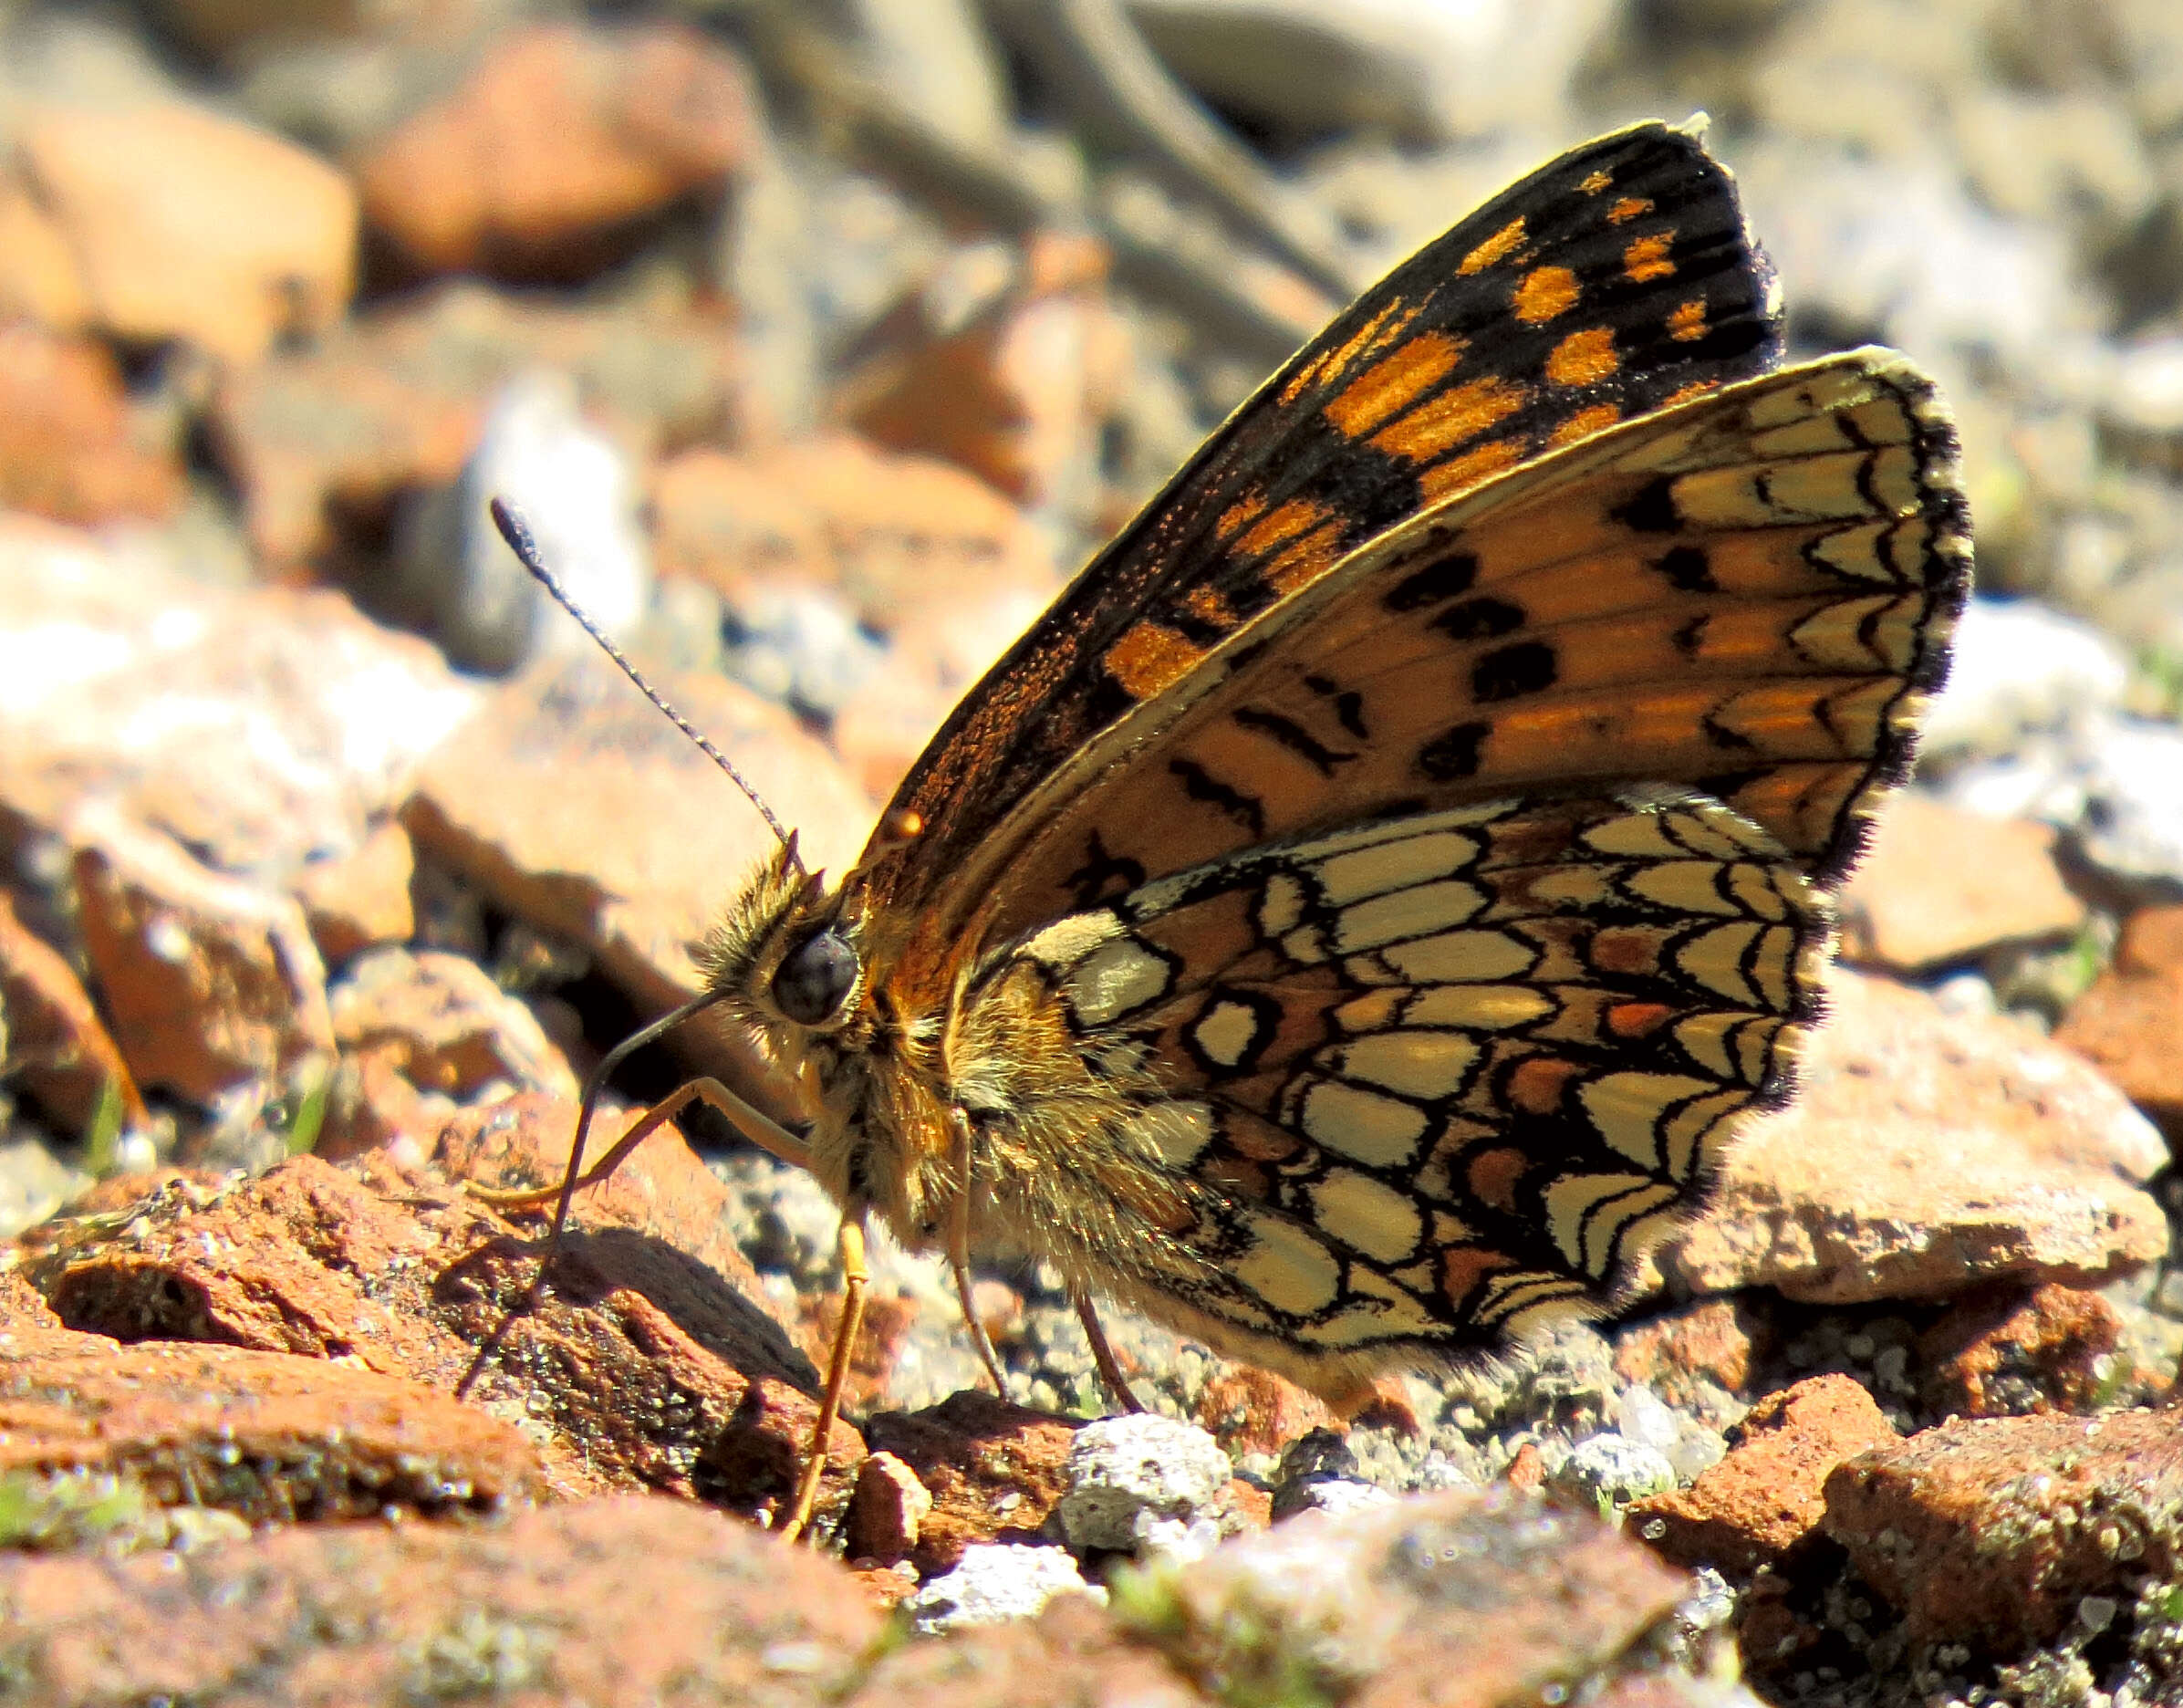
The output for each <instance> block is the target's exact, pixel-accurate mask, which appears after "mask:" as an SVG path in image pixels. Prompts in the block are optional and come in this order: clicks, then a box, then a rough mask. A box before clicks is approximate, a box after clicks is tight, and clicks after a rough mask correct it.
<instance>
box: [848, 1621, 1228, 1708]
mask: <svg viewBox="0 0 2183 1708" xmlns="http://www.w3.org/2000/svg"><path fill="white" fill-rule="evenodd" d="M1220 1700H1223V1699H1222V1698H1219V1697H1215V1696H1212V1695H1210V1694H1207V1693H1204V1692H1200V1691H1198V1690H1195V1689H1193V1688H1191V1686H1190V1683H1189V1682H1188V1681H1187V1680H1185V1679H1183V1678H1181V1677H1180V1676H1178V1674H1177V1673H1176V1672H1175V1670H1174V1668H1173V1667H1171V1666H1170V1665H1169V1663H1168V1661H1166V1660H1165V1659H1163V1658H1162V1657H1161V1655H1160V1654H1159V1651H1157V1650H1155V1649H1153V1648H1151V1647H1149V1645H1148V1644H1146V1643H1145V1642H1144V1641H1143V1640H1141V1639H1139V1638H1137V1637H1135V1636H1133V1635H1132V1634H1131V1633H1130V1632H1128V1630H1125V1629H1124V1628H1123V1627H1122V1626H1121V1625H1120V1624H1119V1623H1118V1622H1117V1620H1116V1619H1115V1618H1114V1616H1113V1615H1112V1614H1110V1613H1108V1612H1107V1610H1106V1609H1103V1608H1101V1607H1099V1606H1097V1604H1095V1603H1094V1602H1093V1601H1092V1600H1091V1599H1090V1598H1089V1597H1087V1596H1081V1595H1062V1596H1056V1597H1055V1599H1053V1600H1052V1601H1050V1602H1048V1603H1047V1604H1046V1608H1045V1611H1044V1612H1043V1613H1041V1614H1040V1615H1039V1616H1038V1617H1037V1618H1036V1619H1017V1620H1013V1621H1011V1622H1010V1623H1007V1624H1004V1625H982V1626H975V1627H972V1629H970V1630H962V1631H956V1632H952V1633H951V1634H950V1635H949V1636H947V1637H946V1638H943V1639H941V1640H939V1641H936V1642H910V1643H903V1644H900V1645H899V1646H898V1647H896V1648H895V1649H894V1650H893V1651H890V1652H889V1653H888V1654H887V1655H886V1656H885V1657H884V1658H883V1659H881V1660H880V1661H878V1663H877V1664H876V1665H875V1666H874V1667H873V1668H872V1671H871V1672H870V1674H869V1675H868V1677H867V1678H866V1680H865V1681H864V1685H863V1688H862V1689H860V1690H859V1691H858V1692H857V1694H856V1695H855V1696H853V1697H851V1698H850V1699H849V1708H925V1705H926V1704H930V1705H931V1708H942V1704H944V1705H945V1708H1210V1705H1211V1703H1214V1702H1217V1701H1220Z"/></svg>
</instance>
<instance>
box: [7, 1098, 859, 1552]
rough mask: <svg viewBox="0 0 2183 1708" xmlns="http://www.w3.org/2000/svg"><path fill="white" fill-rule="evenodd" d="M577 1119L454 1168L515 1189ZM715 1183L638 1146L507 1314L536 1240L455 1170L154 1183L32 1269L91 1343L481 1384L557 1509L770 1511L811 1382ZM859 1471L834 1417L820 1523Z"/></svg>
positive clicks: (695, 1167) (328, 1170) (529, 1104)
mask: <svg viewBox="0 0 2183 1708" xmlns="http://www.w3.org/2000/svg"><path fill="white" fill-rule="evenodd" d="M568 1115H569V1110H568V1107H567V1104H565V1103H561V1102H559V1101H557V1100H554V1099H512V1100H511V1102H510V1103H506V1104H502V1105H498V1106H496V1107H495V1108H494V1109H490V1110H485V1111H480V1112H479V1113H477V1114H476V1115H473V1116H467V1117H464V1118H463V1120H462V1121H461V1122H458V1123H457V1129H458V1130H456V1131H454V1132H452V1133H451V1134H450V1135H449V1145H448V1149H447V1151H446V1154H447V1155H448V1157H449V1158H450V1160H451V1161H455V1162H457V1163H458V1164H468V1165H470V1166H473V1167H474V1168H476V1169H477V1170H478V1171H479V1172H483V1173H485V1174H486V1175H487V1177H488V1178H492V1177H493V1176H494V1174H496V1173H499V1172H500V1171H501V1170H502V1169H505V1170H506V1171H507V1172H508V1173H510V1174H513V1175H514V1177H515V1178H514V1179H513V1180H507V1179H506V1176H505V1175H502V1179H503V1180H504V1181H505V1182H506V1183H509V1184H523V1183H529V1182H534V1181H538V1180H542V1179H546V1178H549V1177H557V1176H556V1173H555V1168H554V1164H553V1161H552V1160H551V1156H552V1149H553V1146H554V1144H555V1143H556V1141H558V1142H559V1143H560V1144H561V1145H563V1146H564V1147H565V1145H566V1141H567V1130H568ZM677 1151H681V1155H680V1156H679V1157H678V1156H677V1154H676V1152H677ZM655 1168H656V1169H658V1170H660V1171H663V1172H654V1170H655ZM700 1177H703V1180H702V1181H701V1179H700ZM704 1181H709V1177H704V1172H703V1170H702V1167H701V1166H700V1165H699V1164H698V1163H697V1162H696V1161H694V1159H691V1157H689V1155H688V1153H687V1151H686V1150H683V1149H682V1148H681V1147H677V1146H673V1145H671V1144H663V1145H660V1146H659V1147H652V1146H646V1147H643V1148H642V1150H641V1151H640V1152H639V1158H636V1159H632V1161H631V1162H630V1163H629V1166H628V1167H627V1168H625V1169H624V1170H623V1171H622V1172H620V1173H618V1174H617V1175H616V1176H615V1177H614V1178H613V1179H612V1180H610V1181H608V1182H606V1183H604V1184H602V1185H601V1186H599V1187H597V1188H593V1189H590V1190H588V1191H587V1192H585V1193H584V1194H582V1195H581V1197H580V1198H579V1201H578V1206H577V1230H576V1231H575V1232H574V1233H573V1234H571V1235H570V1236H569V1238H568V1239H567V1242H566V1243H565V1245H564V1246H563V1249H562V1251H561V1253H560V1255H559V1257H558V1259H557V1261H556V1265H555V1267H554V1271H553V1276H552V1283H551V1286H549V1288H548V1289H547V1292H546V1297H545V1298H544V1299H543V1300H542V1301H541V1302H540V1303H538V1304H537V1305H536V1306H535V1307H534V1308H531V1309H529V1310H518V1311H517V1314H516V1315H515V1316H514V1317H512V1318H511V1317H509V1316H508V1312H509V1311H510V1310H511V1309H515V1307H519V1306H520V1305H521V1303H522V1302H523V1299H524V1295H525V1289H526V1288H527V1287H528V1286H529V1284H530V1282H531V1279H532V1277H533V1276H534V1274H535V1265H536V1257H535V1247H534V1246H533V1245H531V1244H530V1243H529V1241H528V1240H525V1239H518V1238H515V1237H513V1236H512V1231H511V1229H510V1227H509V1224H507V1223H506V1222H505V1221H504V1220H503V1219H502V1218H500V1217H498V1216H496V1215H495V1214H494V1213H492V1212H491V1211H489V1210H487V1209H486V1208H485V1207H484V1206H483V1204H481V1203H477V1202H476V1201H475V1200H473V1199H471V1198H469V1197H467V1196H466V1195H464V1194H463V1193H462V1192H457V1191H452V1190H450V1188H449V1187H448V1186H447V1184H446V1182H445V1180H444V1178H443V1177H442V1176H440V1175H437V1174H432V1173H430V1172H425V1171H423V1170H421V1169H418V1168H413V1167H409V1166H406V1165H402V1164H400V1163H397V1162H396V1161H393V1160H392V1159H391V1158H390V1157H389V1156H388V1155H386V1154H384V1153H380V1154H375V1155H372V1156H369V1157H365V1158H363V1159H360V1160H359V1161H358V1162H356V1163H353V1164H350V1165H348V1167H347V1168H346V1169H342V1168H336V1167H334V1166H333V1165H331V1164H329V1163H327V1162H325V1161H320V1160H319V1159H317V1158H316V1157H296V1158H293V1159H291V1160H290V1161H286V1162H284V1163H282V1164H280V1165H278V1166H276V1167H275V1168H274V1169H272V1170H271V1171H269V1172H267V1173H265V1174H264V1175H262V1176H260V1177H258V1178H257V1179H255V1180H252V1181H249V1182H244V1184H242V1185H239V1186H236V1187H234V1188H232V1189H230V1190H226V1191H223V1192H216V1193H213V1194H209V1195H208V1194H204V1193H203V1192H198V1191H195V1190H193V1189H192V1188H190V1187H188V1186H187V1185H186V1184H182V1183H178V1184H176V1185H173V1186H169V1187H166V1188H162V1189H161V1191H160V1192H157V1193H155V1194H154V1195H153V1196H152V1197H151V1198H150V1199H148V1200H146V1201H145V1202H144V1203H141V1204H140V1205H139V1206H138V1207H137V1211H136V1213H135V1214H133V1215H132V1216H130V1217H128V1218H126V1219H125V1220H120V1219H109V1220H108V1221H106V1222H102V1223H99V1224H92V1225H82V1224H77V1225H73V1226H71V1227H70V1228H69V1229H68V1232H67V1234H66V1236H65V1239H64V1241H63V1243H62V1244H60V1245H57V1246H55V1247H54V1248H53V1249H52V1250H50V1251H48V1252H47V1253H45V1254H43V1255H41V1256H40V1257H39V1258H38V1259H37V1261H36V1265H34V1274H33V1278H34V1279H35V1280H36V1282H37V1284H38V1286H39V1288H40V1290H41V1291H42V1292H43V1293H44V1294H45V1296H46V1297H47V1299H48V1300H49V1302H50V1303H51V1304H52V1306H53V1307H54V1310H55V1311H56V1313H57V1315H58V1316H59V1317H61V1318H62V1320H63V1321H64V1322H66V1323H68V1325H69V1326H70V1327H72V1328H79V1329H82V1330H85V1331H87V1332H96V1333H102V1334H111V1335H114V1336H116V1337H117V1338H127V1339H130V1340H139V1339H144V1338H161V1339H170V1340H192V1341H215V1342H218V1343H221V1344H223V1345H228V1346H242V1347H250V1348H255V1349H259V1350H262V1351H267V1352H282V1353H287V1354H292V1355H295V1356H296V1357H299V1358H312V1359H343V1360H345V1361H347V1362H349V1363H352V1364H356V1365H359V1366H360V1367H362V1368H365V1369H368V1370H377V1371H379V1372H381V1373H382V1374H385V1375H388V1376H399V1377H402V1378H405V1379H406V1380H410V1381H413V1382H417V1383H420V1384H421V1385H422V1386H424V1387H426V1388H428V1389H431V1390H435V1391H437V1392H440V1393H452V1391H453V1390H454V1389H455V1387H456V1385H457V1384H458V1383H459V1382H461V1381H462V1380H463V1379H464V1378H465V1376H466V1375H473V1374H474V1380H475V1382H476V1387H475V1390H474V1395H473V1400H472V1403H473V1404H482V1405H483V1406H484V1407H485V1408H487V1410H488V1411H493V1412H494V1413H496V1414H498V1415H502V1416H515V1417H527V1418H528V1419H530V1420H531V1427H530V1428H529V1429H528V1431H527V1432H528V1433H529V1434H530V1436H531V1438H532V1440H533V1441H534V1442H535V1444H536V1446H537V1449H538V1453H539V1459H540V1462H541V1463H542V1464H543V1466H544V1474H545V1476H546V1484H547V1486H548V1487H549V1488H551V1489H552V1490H553V1491H554V1492H555V1493H556V1494H560V1495H563V1496H571V1495H576V1494H588V1493H596V1492H598V1491H601V1490H607V1489H623V1490H629V1489H647V1488H650V1489H658V1490H662V1491H667V1492H671V1493H679V1494H683V1495H685V1496H691V1497H696V1496H700V1495H702V1497H703V1498H705V1499H707V1500H709V1501H712V1502H713V1503H715V1504H718V1505H727V1506H730V1507H733V1508H735V1509H737V1510H741V1511H743V1512H746V1513H751V1514H754V1515H766V1514H769V1513H772V1512H774V1511H775V1510H777V1508H778V1506H779V1504H780V1503H781V1502H782V1501H783V1500H784V1499H785V1497H786V1495H787V1494H788V1492H789V1490H790V1489H791V1488H792V1487H793V1485H794V1480H795V1474H796V1471H797V1468H798V1466H799V1465H800V1464H801V1463H802V1457H803V1453H804V1447H805V1444H806V1442H808V1440H809V1437H810V1432H811V1428H812V1425H813V1422H814V1421H815V1419H816V1400H814V1399H813V1398H812V1397H811V1391H810V1390H815V1389H816V1375H815V1373H814V1372H813V1371H812V1370H811V1368H810V1366H809V1364H808V1363H807V1362H806V1360H805V1359H804V1358H803V1356H802V1355H801V1354H800V1353H799V1352H798V1351H797V1350H796V1349H795V1347H794V1345H793V1344H792V1343H791V1341H790V1340H789V1338H788V1337H787V1336H786V1334H785V1332H784V1331H783V1330H782V1328H781V1327H780V1325H779V1324H778V1323H776V1322H775V1321H774V1320H773V1318H772V1317H769V1316H767V1315H766V1314H765V1312H764V1309H763V1308H762V1307H761V1306H760V1305H758V1304H756V1303H754V1302H753V1297H752V1296H751V1295H745V1294H740V1293H738V1292H736V1291H735V1290H734V1289H733V1286H732V1285H731V1284H729V1283H726V1282H723V1281H722V1275H723V1274H724V1275H728V1276H734V1277H737V1278H740V1279H743V1280H745V1281H746V1282H747V1281H749V1279H750V1272H749V1270H748V1267H747V1265H741V1263H740V1258H739V1257H738V1256H737V1255H735V1254H734V1253H733V1244H732V1242H731V1241H729V1239H728V1238H727V1236H726V1234H725V1233H724V1231H723V1230H722V1227H721V1225H720V1217H719V1210H720V1207H721V1193H722V1189H721V1188H720V1186H719V1184H718V1182H710V1186H709V1190H708V1188H707V1186H706V1184H705V1183H704ZM708 1217H709V1219H708ZM533 1225H535V1223H534V1224H533ZM701 1228H702V1232H699V1231H697V1230H699V1229H701ZM679 1245H680V1246H681V1247H683V1248H686V1249H687V1250H689V1251H691V1252H694V1253H695V1254H696V1255H684V1249H678V1246H679ZM708 1262H710V1263H711V1264H712V1265H714V1267H716V1268H717V1269H718V1270H719V1271H720V1273H717V1274H716V1273H714V1268H709V1267H707V1266H706V1264H707V1263H708ZM754 1293H755V1288H754V1287H753V1294H754ZM496 1332H500V1333H502V1334H503V1335H504V1338H502V1340H501V1341H500V1342H499V1344H498V1348H497V1351H496V1353H495V1355H494V1356H493V1357H492V1358H490V1359H485V1360H483V1362H482V1363H481V1362H480V1359H479V1354H478V1349H479V1348H480V1347H481V1346H482V1345H483V1344H485V1342H486V1341H487V1338H488V1337H490V1336H492V1335H494V1334H495V1333H496ZM862 1457H863V1448H862V1443H861V1442H860V1441H859V1440H858V1436H857V1433H856V1432H855V1431H854V1430H852V1429H851V1428H849V1427H848V1425H847V1424H842V1425H840V1426H839V1427H838V1428H837V1431H836V1432H835V1434H834V1436H833V1438H832V1440H831V1442H830V1445H829V1450H828V1454H827V1459H828V1471H827V1475H826V1484H825V1485H824V1494H823V1504H822V1511H823V1512H825V1513H826V1514H828V1515H832V1514H836V1513H838V1512H839V1510H840V1508H841V1507H842V1505H844V1504H846V1502H847V1497H848V1494H849V1486H850V1480H851V1478H852V1477H853V1475H854V1473H855V1468H856V1465H857V1463H858V1461H859V1460H860V1459H861V1458H862Z"/></svg>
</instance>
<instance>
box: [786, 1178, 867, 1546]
mask: <svg viewBox="0 0 2183 1708" xmlns="http://www.w3.org/2000/svg"><path fill="white" fill-rule="evenodd" d="M840 1238H841V1291H842V1297H841V1324H840V1327H838V1328H836V1329H835V1331H834V1350H833V1352H832V1354H831V1355H830V1356H829V1357H828V1358H827V1359H826V1393H825V1395H824V1397H823V1398H821V1400H820V1401H819V1403H818V1422H816V1424H815V1425H813V1427H812V1431H811V1445H810V1447H809V1449H808V1450H807V1451H806V1453H805V1454H804V1471H803V1474H802V1476H800V1477H799V1478H798V1479H797V1480H796V1486H795V1503H794V1504H793V1505H791V1506H790V1507H789V1509H788V1517H787V1520H786V1522H785V1523H783V1524H782V1525H780V1526H777V1534H778V1535H779V1536H781V1537H782V1538H783V1539H784V1540H785V1541H789V1542H793V1541H795V1539H796V1537H797V1536H801V1535H802V1534H803V1532H804V1526H806V1525H808V1524H809V1523H810V1522H811V1514H812V1512H813V1510H814V1509H815V1508H816V1506H817V1505H818V1484H819V1479H820V1478H821V1477H823V1476H824V1475H825V1474H826V1443H827V1442H828V1441H830V1440H831V1439H832V1437H833V1434H834V1423H835V1421H836V1420H837V1418H839V1417H840V1416H841V1389H842V1384H843V1383H844V1382H846V1381H847V1380H848V1374H849V1355H850V1354H851V1353H852V1352H853V1351H854V1350H855V1349H856V1346H857V1331H858V1329H859V1328H862V1327H863V1326H864V1295H865V1290H866V1289H867V1288H868V1286H870V1285H871V1271H870V1270H869V1269H868V1267H867V1266H866V1265H865V1261H864V1224H863V1223H862V1222H860V1221H858V1220H857V1219H855V1218H854V1217H850V1216H844V1217H843V1218H842V1220H841V1234H840Z"/></svg>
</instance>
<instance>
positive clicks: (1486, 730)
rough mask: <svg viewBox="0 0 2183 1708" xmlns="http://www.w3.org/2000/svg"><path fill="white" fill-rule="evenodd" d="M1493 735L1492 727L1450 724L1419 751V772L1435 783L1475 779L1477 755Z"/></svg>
mask: <svg viewBox="0 0 2183 1708" xmlns="http://www.w3.org/2000/svg"><path fill="white" fill-rule="evenodd" d="M1492 733H1493V726H1492V724H1453V725H1451V726H1450V727H1449V728H1447V729H1444V730H1442V731H1441V732H1440V734H1438V735H1435V736H1434V737H1433V738H1432V739H1431V740H1430V741H1429V742H1427V743H1426V744H1425V745H1424V746H1422V747H1420V748H1419V749H1418V769H1419V770H1420V771H1422V772H1423V773H1424V774H1425V775H1426V776H1429V777H1430V778H1431V779H1432V780H1433V781H1434V782H1435V783H1460V782H1461V781H1462V780H1463V779H1464V778H1465V777H1473V776H1477V775H1478V766H1479V759H1480V752H1481V749H1482V748H1483V747H1484V745H1485V741H1486V737H1487V736H1489V735H1491V734H1492Z"/></svg>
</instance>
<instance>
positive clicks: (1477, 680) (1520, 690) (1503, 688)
mask: <svg viewBox="0 0 2183 1708" xmlns="http://www.w3.org/2000/svg"><path fill="white" fill-rule="evenodd" d="M1560 674H1561V666H1560V663H1559V661H1557V660H1556V659H1555V658H1554V648H1553V647H1552V646H1550V645H1548V644H1547V643H1546V642H1545V641H1544V640H1519V641H1518V642H1517V643H1516V644H1515V645H1514V646H1504V647H1502V648H1501V649H1500V650H1499V651H1493V652H1489V653H1487V654H1486V655H1485V657H1483V658H1481V659H1480V660H1479V661H1478V662H1477V663H1476V664H1474V665H1473V666H1471V699H1473V700H1475V701H1477V702H1478V703H1479V704H1481V705H1490V704H1492V703H1493V702H1494V701H1496V700H1514V699H1518V698H1520V697H1521V696H1523V695H1524V694H1533V693H1539V692H1540V691H1541V690H1542V689H1546V688H1551V687H1553V686H1554V681H1555V679H1556V678H1557V677H1558V676H1559V675H1560Z"/></svg>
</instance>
